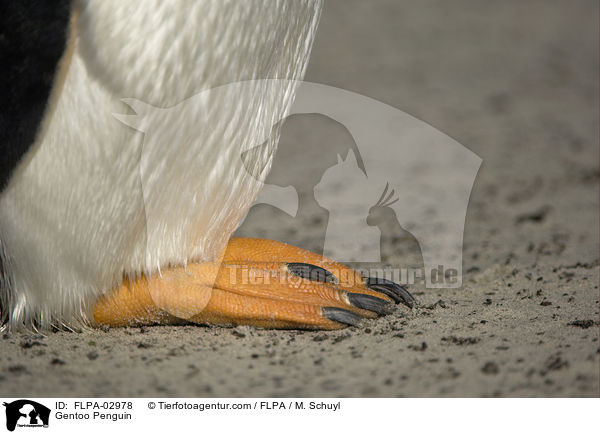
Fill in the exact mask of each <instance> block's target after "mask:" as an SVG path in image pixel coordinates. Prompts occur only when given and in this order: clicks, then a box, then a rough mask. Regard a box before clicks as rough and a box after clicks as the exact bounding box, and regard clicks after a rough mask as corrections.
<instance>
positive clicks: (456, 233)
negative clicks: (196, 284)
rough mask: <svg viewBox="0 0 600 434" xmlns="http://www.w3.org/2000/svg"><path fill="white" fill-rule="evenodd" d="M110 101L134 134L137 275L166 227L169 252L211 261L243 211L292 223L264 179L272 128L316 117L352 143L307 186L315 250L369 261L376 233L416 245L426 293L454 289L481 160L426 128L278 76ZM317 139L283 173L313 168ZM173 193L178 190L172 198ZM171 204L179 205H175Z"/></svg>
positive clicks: (284, 202) (290, 199) (290, 206)
mask: <svg viewBox="0 0 600 434" xmlns="http://www.w3.org/2000/svg"><path fill="white" fill-rule="evenodd" d="M294 93H295V94H296V97H295V99H294V100H293V101H292V98H291V97H289V98H288V96H289V95H293V94H294ZM282 95H285V96H286V98H283V97H282ZM122 101H123V102H124V103H126V104H127V105H128V106H129V107H130V108H131V109H132V110H133V112H135V114H114V116H115V117H116V118H117V119H118V120H120V121H121V122H123V123H124V124H126V125H128V126H130V127H132V128H134V129H136V130H138V131H140V132H143V133H144V136H143V138H141V141H142V143H143V144H142V145H141V146H140V178H141V179H140V181H141V183H140V184H141V187H142V192H143V201H144V207H145V213H146V221H145V222H146V229H147V239H146V243H147V249H146V250H147V257H146V258H145V261H146V263H147V265H148V268H151V267H153V266H155V265H156V264H158V263H160V261H159V258H158V257H156V256H153V255H156V252H160V251H161V249H162V251H165V250H168V249H169V248H170V246H171V245H168V246H163V245H162V243H163V242H164V233H165V232H164V231H165V229H164V227H165V225H167V224H171V225H172V226H173V227H177V232H178V233H185V234H186V239H185V240H184V241H185V243H183V242H182V243H180V244H182V245H185V246H189V250H190V251H189V252H187V256H189V257H195V258H202V260H204V261H218V255H217V254H218V253H219V252H222V249H223V247H224V246H225V245H226V243H227V241H228V240H229V237H230V236H231V234H232V233H233V231H234V230H235V229H236V227H237V225H238V224H239V222H240V221H243V220H244V218H245V215H246V214H247V213H248V211H249V209H250V207H251V206H252V204H253V203H254V204H259V203H264V204H269V205H272V206H274V207H276V208H278V209H280V210H282V211H284V212H285V213H287V214H288V215H290V216H292V217H294V216H295V215H296V213H297V212H298V210H299V206H298V192H297V191H296V189H295V188H294V187H292V186H291V184H288V186H285V185H283V186H279V185H274V184H269V183H268V182H265V180H266V177H267V175H268V173H269V171H270V169H271V166H272V165H273V161H274V154H275V150H276V144H277V141H278V138H279V135H280V129H281V126H282V124H283V121H284V120H285V119H286V118H288V117H290V116H299V115H309V114H319V115H322V116H324V117H326V118H329V119H330V120H331V121H333V122H336V123H339V124H340V125H342V126H343V127H344V128H345V129H346V130H347V132H348V133H349V135H350V136H351V137H352V139H353V142H354V146H353V147H352V148H351V149H349V150H348V151H347V152H344V153H342V155H339V156H338V158H337V164H333V165H330V166H329V167H327V168H324V169H325V170H324V171H322V172H321V173H319V174H318V176H317V177H318V178H319V181H318V182H317V183H314V188H313V191H312V195H313V197H314V201H315V202H316V203H317V204H318V206H319V207H320V208H322V209H324V210H327V213H328V217H327V228H326V231H325V234H324V246H323V254H324V255H325V256H327V257H331V258H334V259H336V260H338V261H340V262H346V263H351V262H352V263H358V264H371V263H378V262H380V261H381V258H382V256H381V252H380V249H381V237H382V234H383V233H384V232H392V233H394V234H395V235H396V236H399V237H400V236H401V237H404V238H407V239H408V240H409V241H410V242H411V243H412V244H413V245H415V246H416V250H418V252H419V255H418V256H419V260H418V262H420V263H422V264H423V267H422V268H423V273H422V276H421V277H423V280H424V283H425V285H426V287H428V288H456V287H460V286H461V285H462V249H463V233H464V224H465V217H466V211H467V206H468V202H469V197H470V194H471V188H472V186H473V183H474V181H475V177H476V175H477V172H478V170H479V167H480V165H481V162H482V160H481V158H479V157H478V156H477V155H475V154H474V153H473V152H471V151H470V150H469V149H467V148H466V147H464V146H463V145H461V144H460V143H458V142H457V141H456V140H454V139H452V138H451V137H449V136H447V135H446V134H444V133H442V132H440V131H438V130H437V129H435V128H434V127H432V126H431V125H429V124H427V123H426V122H423V121H421V120H419V119H417V118H415V117H413V116H411V115H409V114H407V113H405V112H403V111H401V110H398V109H396V108H394V107H391V106H389V105H387V104H384V103H382V102H379V101H376V100H373V99H371V98H368V97H366V96H364V95H359V94H356V93H353V92H349V91H346V90H343V89H338V88H335V87H331V86H325V85H321V84H317V83H309V82H298V81H289V80H253V81H244V82H237V83H230V84H227V85H224V86H220V87H216V88H213V89H208V90H205V91H202V92H200V93H199V94H197V95H194V96H192V97H190V98H188V99H186V100H184V101H182V102H181V103H179V104H177V105H175V106H173V107H168V108H159V107H154V106H152V105H150V104H147V103H145V102H143V101H140V100H138V99H132V98H125V99H123V100H122ZM322 143H323V144H322V153H321V155H320V156H318V157H317V158H313V160H312V161H309V162H308V163H306V164H304V163H303V162H302V155H297V156H296V160H295V161H294V164H293V165H291V166H289V168H290V170H288V172H293V171H298V170H303V171H304V174H305V177H309V176H310V175H309V173H310V170H311V169H313V171H314V166H315V164H316V165H319V162H317V163H315V160H323V161H324V160H325V159H328V158H326V157H327V155H328V154H329V153H331V150H330V147H328V142H327V140H326V139H323V142H322ZM224 144H227V146H224ZM297 147H302V143H301V141H300V142H299V144H298V145H297ZM311 165H312V166H313V167H311ZM319 167H320V166H319ZM175 168H176V169H175ZM200 175H201V176H200ZM174 179H182V181H181V182H173V180H174ZM207 180H209V182H206V181H207ZM182 185H184V188H185V191H183V192H182V191H178V190H181V188H182V187H181V186H182ZM182 197H186V198H190V200H187V201H186V202H185V203H180V201H181V198H182ZM190 204H192V205H190ZM173 210H177V213H174V212H173ZM386 225H387V226H391V228H387V227H386ZM388 229H389V230H388ZM207 234H210V236H207ZM206 252H213V253H212V256H211V257H206V256H207V253H206ZM209 256H210V254H209ZM399 265H401V264H399ZM354 268H356V266H354ZM393 280H397V279H396V278H394V279H393ZM401 280H403V279H401ZM151 294H152V297H153V298H155V297H159V296H160V292H159V291H154V292H153V291H152V290H151ZM155 301H156V298H155Z"/></svg>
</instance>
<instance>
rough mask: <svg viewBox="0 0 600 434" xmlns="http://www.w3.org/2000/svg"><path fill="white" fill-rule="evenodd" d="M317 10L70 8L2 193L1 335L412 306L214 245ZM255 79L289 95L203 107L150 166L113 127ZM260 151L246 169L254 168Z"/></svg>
mask: <svg viewBox="0 0 600 434" xmlns="http://www.w3.org/2000/svg"><path fill="white" fill-rule="evenodd" d="M320 10H321V1H320V0H302V1H300V0H298V1H286V0H278V1H274V0H256V1H248V2H246V1H244V2H242V1H233V0H232V1H229V0H225V1H221V0H220V1H216V0H214V1H213V0H199V1H195V2H189V1H178V0H145V1H127V2H123V1H120V0H89V1H83V0H82V1H75V2H74V3H73V4H72V7H71V19H70V32H69V37H68V43H67V44H66V48H65V50H64V54H63V55H62V59H61V61H60V64H59V66H58V69H57V71H56V73H55V77H54V82H53V86H52V91H51V94H50V97H49V99H48V103H47V105H46V108H45V111H44V115H43V117H42V120H41V122H40V124H39V127H38V129H37V133H36V135H35V137H34V138H33V139H32V140H31V143H29V144H28V146H27V149H26V152H23V153H17V154H16V155H18V156H19V157H18V158H16V159H13V160H15V161H14V162H13V163H14V164H12V165H11V167H8V168H7V172H6V173H5V174H3V178H2V180H3V181H5V182H3V185H2V186H1V188H2V189H1V191H0V255H1V259H0V270H1V281H0V295H1V297H0V298H1V304H0V306H1V310H2V327H3V328H5V329H8V330H15V329H19V328H32V329H34V330H41V329H44V328H48V327H59V328H60V327H70V328H72V327H81V326H88V325H91V326H99V325H109V326H122V325H135V324H160V323H162V324H169V323H178V322H182V321H188V322H194V323H199V324H223V325H231V324H246V325H252V326H257V327H269V328H313V329H335V328H341V327H345V326H347V325H354V324H356V323H357V322H358V321H359V320H360V319H361V318H365V317H366V318H373V317H376V316H377V315H381V314H385V313H388V312H390V306H391V305H392V303H393V302H400V301H403V302H404V303H405V304H407V305H409V306H412V304H413V301H414V300H413V298H412V296H411V295H410V294H409V293H408V292H407V291H406V290H405V289H404V288H402V287H401V286H399V285H397V284H395V283H392V282H389V281H384V280H381V279H375V278H364V277H363V276H362V275H360V274H359V273H356V272H354V271H353V270H351V269H349V268H347V267H345V266H343V265H341V264H338V263H336V262H334V261H332V260H329V259H327V258H324V257H322V256H320V255H317V254H314V253H311V252H308V251H305V250H302V249H300V248H297V247H294V246H290V245H287V244H283V243H280V242H276V241H272V240H263V239H242V238H231V235H232V233H233V231H234V230H235V228H236V225H237V224H238V222H239V221H240V220H241V219H242V218H243V216H244V215H245V213H247V211H248V209H249V207H250V206H251V204H252V202H253V201H254V199H255V197H256V195H257V193H258V190H259V188H260V183H259V182H252V181H251V180H250V179H249V178H248V176H247V174H244V173H242V172H243V171H244V169H243V167H244V165H243V164H240V162H239V160H240V158H239V156H240V153H241V152H242V150H243V149H242V148H243V146H246V145H247V142H248V141H252V139H255V138H256V137H254V136H255V135H256V134H257V132H256V130H257V125H260V124H261V122H262V119H264V118H269V119H280V118H282V117H283V115H282V114H283V113H285V112H286V110H287V109H288V108H289V105H290V103H291V101H292V100H293V96H294V92H295V87H294V84H293V83H295V82H296V81H297V80H301V79H302V78H303V75H304V71H305V69H306V65H307V62H308V57H309V54H310V49H311V46H312V42H313V39H314V36H315V32H316V28H317V23H318V20H319V14H320ZM260 79H284V81H286V82H288V83H289V84H288V85H286V86H283V87H278V88H276V89H273V88H263V87H260V86H255V87H251V88H250V90H247V91H245V92H236V93H232V92H224V93H220V94H219V96H217V97H211V98H206V99H205V100H203V102H202V104H204V105H202V106H201V107H200V109H199V110H200V112H199V113H205V114H206V113H219V115H218V118H213V119H211V124H210V126H209V127H207V128H203V129H201V131H199V132H197V131H194V133H197V134H196V136H195V137H194V140H195V142H194V143H200V145H199V146H194V147H192V148H190V146H191V145H190V144H189V143H188V142H187V141H186V140H187V139H186V137H187V136H186V135H185V133H186V131H187V130H188V129H189V128H191V127H190V125H193V124H194V116H197V115H198V113H192V114H190V115H189V116H188V118H187V119H186V118H185V115H182V117H181V119H179V120H178V121H177V122H174V124H175V126H176V129H175V131H177V133H176V134H174V135H173V136H172V137H170V138H169V139H170V142H169V144H168V146H166V147H165V148H164V149H161V150H160V152H149V151H147V149H145V148H144V146H145V145H144V133H143V132H141V131H138V130H136V129H135V128H132V127H131V126H128V125H126V123H123V122H121V121H120V120H119V118H118V116H115V115H114V114H115V113H121V114H123V115H124V117H126V116H130V115H135V114H139V113H138V112H137V111H136V109H139V108H140V107H141V106H140V105H139V104H137V103H134V102H133V101H138V102H139V101H143V102H144V103H145V104H147V105H148V106H152V107H157V108H167V107H173V106H175V105H177V104H180V103H181V102H182V101H184V100H186V99H187V98H191V97H193V96H194V95H196V94H198V93H199V92H201V91H203V90H206V89H212V88H215V87H218V86H221V85H225V84H227V83H233V82H241V81H247V80H260ZM5 84H6V83H5ZM7 85H9V86H10V83H8V84H7ZM124 101H125V102H124ZM127 102H129V104H126V103H127ZM136 104H137V106H136ZM240 107H244V109H243V110H240V109H239V108H240ZM178 122H181V125H178ZM5 127H6V126H5ZM277 136H278V134H277V131H275V132H274V133H273V134H272V135H271V136H269V137H270V138H269V146H267V147H266V149H268V152H265V153H262V154H260V155H258V156H257V157H256V161H254V162H253V164H254V166H256V167H261V168H263V169H264V170H268V168H269V164H270V161H271V157H272V154H273V152H274V149H275V145H276V142H277ZM11 145H12V144H11V143H1V144H0V146H1V149H2V152H3V153H4V152H8V151H7V150H8V149H10V147H11ZM11 155H15V153H12V154H11ZM198 168H200V169H199V170H197V169H198ZM148 209H152V210H155V211H153V214H152V215H151V216H150V215H149V213H148Z"/></svg>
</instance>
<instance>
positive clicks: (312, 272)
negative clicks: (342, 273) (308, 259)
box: [287, 262, 338, 283]
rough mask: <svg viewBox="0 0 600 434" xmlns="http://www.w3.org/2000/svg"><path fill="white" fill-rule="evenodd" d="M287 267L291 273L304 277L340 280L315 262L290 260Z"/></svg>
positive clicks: (332, 280)
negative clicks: (307, 262)
mask: <svg viewBox="0 0 600 434" xmlns="http://www.w3.org/2000/svg"><path fill="white" fill-rule="evenodd" d="M287 268H288V271H289V272H290V273H292V274H295V275H296V276H300V277H303V278H304V279H308V280H314V281H317V282H324V283H337V281H338V280H337V278H336V277H335V276H334V275H333V274H332V273H330V272H329V271H327V270H326V269H324V268H322V267H317V266H316V265H313V264H306V263H304V262H289V263H288V264H287Z"/></svg>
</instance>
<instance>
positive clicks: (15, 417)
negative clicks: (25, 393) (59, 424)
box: [3, 399, 50, 431]
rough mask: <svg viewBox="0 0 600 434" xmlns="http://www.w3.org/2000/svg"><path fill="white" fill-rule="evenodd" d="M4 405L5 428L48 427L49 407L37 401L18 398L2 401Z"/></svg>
mask: <svg viewBox="0 0 600 434" xmlns="http://www.w3.org/2000/svg"><path fill="white" fill-rule="evenodd" d="M3 405H4V407H6V429H7V430H9V431H14V430H15V428H16V427H17V426H18V427H30V428H31V427H45V428H47V427H48V423H49V421H50V409H49V408H48V407H46V406H44V405H42V404H40V403H39V402H35V401H31V400H29V399H19V400H17V401H13V402H10V403H6V402H5V403H4V404H3Z"/></svg>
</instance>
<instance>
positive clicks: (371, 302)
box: [347, 292, 392, 315]
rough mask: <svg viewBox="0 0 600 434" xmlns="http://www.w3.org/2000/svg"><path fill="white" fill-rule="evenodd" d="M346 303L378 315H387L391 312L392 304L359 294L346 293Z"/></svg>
mask: <svg viewBox="0 0 600 434" xmlns="http://www.w3.org/2000/svg"><path fill="white" fill-rule="evenodd" d="M347 295H348V301H350V303H352V305H353V306H356V307H358V308H360V309H367V310H371V311H373V312H375V313H378V314H379V315H387V314H388V313H390V312H391V306H392V304H391V303H390V302H389V301H385V300H382V299H381V298H377V297H373V296H372V295H367V294H359V293H355V292H348V293H347Z"/></svg>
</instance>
